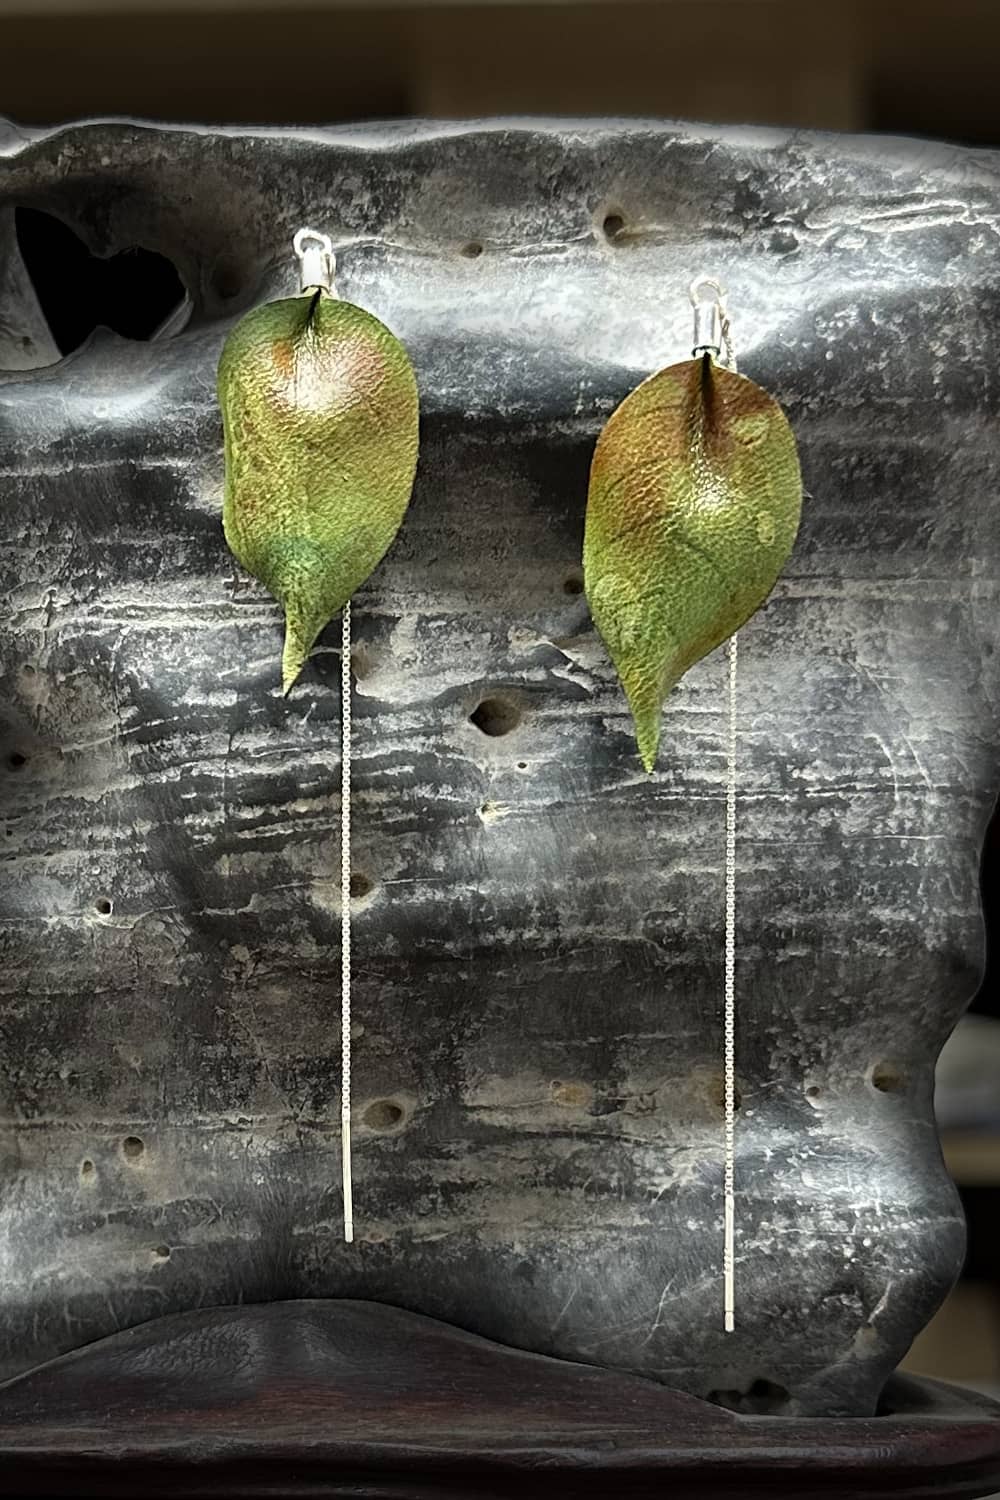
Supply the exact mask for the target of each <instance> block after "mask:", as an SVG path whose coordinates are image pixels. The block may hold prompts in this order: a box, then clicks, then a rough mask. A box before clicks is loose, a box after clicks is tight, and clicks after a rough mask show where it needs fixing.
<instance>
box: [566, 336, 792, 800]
mask: <svg viewBox="0 0 1000 1500" xmlns="http://www.w3.org/2000/svg"><path fill="white" fill-rule="evenodd" d="M801 509H802V480H801V477H800V474H799V462H798V455H797V453H796V448H795V439H794V437H793V436H792V430H791V428H790V427H789V425H788V421H787V418H786V417H785V414H784V412H783V411H782V410H781V407H780V406H779V405H778V403H777V401H775V400H774V398H773V397H772V396H769V395H768V394H767V392H766V391H763V390H761V388H760V386H758V385H754V383H753V381H752V380H747V379H746V378H745V377H744V376H742V375H737V374H734V372H733V371H732V370H727V369H724V368H723V367H722V366H720V365H717V364H715V363H714V361H713V360H712V359H711V358H710V356H708V355H705V356H704V358H701V359H694V360H689V361H685V362H684V363H683V364H679V365H671V366H669V367H668V368H667V369H665V370H660V371H659V372H658V373H657V374H655V375H651V376H650V378H649V379H648V380H645V381H643V383H642V384H641V385H640V386H638V387H637V388H636V389H635V390H634V391H633V392H632V393H631V395H629V396H627V397H626V398H625V400H624V401H623V402H622V404H621V405H620V406H619V407H618V408H617V410H616V411H614V412H613V413H612V415H611V417H610V419H609V421H608V423H607V426H606V427H605V428H604V431H603V432H602V433H601V436H600V439H599V440H598V444H597V448H596V450H595V452H594V460H593V465H592V467H591V472H590V492H589V495H588V500H587V523H586V531H585V536H584V544H583V568H584V586H585V588H586V593H587V599H588V601H589V603H590V609H591V613H592V615H593V617H594V622H595V624H596V626H597V628H598V630H599V631H600V633H601V636H602V637H603V639H604V642H605V645H606V646H607V648H608V652H609V654H610V656H611V659H612V661H613V662H614V664H615V667H616V669H617V672H618V675H619V677H620V678H621V681H622V685H623V686H624V688H625V692H626V694H627V696H628V701H629V706H630V708H631V710H632V717H633V719H634V721H635V733H636V742H637V744H638V747H639V754H640V756H641V757H642V763H643V765H644V766H645V768H646V770H647V771H651V770H652V769H653V766H654V764H655V762H656V756H657V751H658V749H659V743H660V720H661V715H662V708H663V700H664V698H665V697H666V695H667V693H669V691H670V689H671V688H672V687H673V686H674V684H675V683H676V682H678V681H679V679H680V678H681V677H682V676H683V674H684V673H685V672H686V671H687V669H688V667H690V666H692V665H693V663H694V662H696V661H698V660H699V659H700V658H701V657H702V656H705V655H707V654H708V652H709V651H712V650H714V648H715V647H716V646H719V645H721V644H722V642H723V641H725V640H727V639H728V637H729V636H731V635H732V634H733V632H734V631H735V630H738V629H739V628H740V626H741V625H742V624H744V622H745V621H746V620H748V619H749V618H750V616H751V615H752V614H753V613H754V611H755V610H757V609H759V607H760V606H761V604H763V602H764V600H765V599H766V598H767V596H768V594H769V593H770V592H771V589H772V588H773V587H774V583H775V580H776V579H777V577H778V575H779V573H780V572H781V569H782V568H783V567H784V565H785V563H786V562H787V560H788V557H789V554H790V553H791V550H792V545H793V543H794V541H795V535H796V532H797V531H798V526H799V515H800V513H801Z"/></svg>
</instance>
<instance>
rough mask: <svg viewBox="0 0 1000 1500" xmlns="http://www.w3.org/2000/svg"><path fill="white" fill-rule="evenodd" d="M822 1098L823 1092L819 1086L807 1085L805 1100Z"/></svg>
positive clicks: (816, 1084) (815, 1084)
mask: <svg viewBox="0 0 1000 1500" xmlns="http://www.w3.org/2000/svg"><path fill="white" fill-rule="evenodd" d="M822 1096H823V1090H822V1089H821V1088H820V1086H819V1084H818V1083H811V1084H810V1085H809V1087H808V1088H807V1089H806V1098H807V1099H820V1098H822Z"/></svg>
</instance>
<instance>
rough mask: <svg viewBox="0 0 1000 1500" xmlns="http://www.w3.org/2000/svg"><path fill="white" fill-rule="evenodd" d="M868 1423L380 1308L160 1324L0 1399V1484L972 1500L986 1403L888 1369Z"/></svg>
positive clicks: (265, 1310)
mask: <svg viewBox="0 0 1000 1500" xmlns="http://www.w3.org/2000/svg"><path fill="white" fill-rule="evenodd" d="M884 1406H885V1409H884V1412H883V1414H881V1415H879V1416H877V1417H874V1418H870V1419H868V1418H853V1419H836V1420H833V1419H831V1420H827V1421H822V1420H815V1419H800V1420H792V1419H784V1418H773V1417H770V1418H767V1417H742V1416H736V1415H734V1414H733V1413H731V1412H727V1411H724V1410H721V1409H720V1408H718V1407H714V1406H709V1405H706V1404H705V1403H704V1402H701V1401H698V1400H695V1399H694V1398H693V1397H691V1396H685V1395H681V1394H679V1393H678V1392H676V1391H670V1390H667V1389H665V1388H664V1387H662V1386H658V1385H655V1384H652V1383H650V1382H648V1381H644V1380H639V1379H636V1378H633V1377H630V1376H625V1375H616V1374H612V1373H610V1372H608V1371H605V1370H598V1369H594V1368H591V1367H590V1366H584V1365H574V1364H567V1363H562V1362H560V1361H556V1360H550V1359H544V1358H541V1357H539V1356H537V1355H532V1354H524V1353H520V1352H518V1351H516V1350H512V1349H506V1348H502V1347H501V1346H499V1345H496V1344H491V1343H488V1342H487V1341H486V1340H484V1339H479V1338H475V1337H473V1336H472V1335H470V1334H466V1333H462V1332H460V1331H458V1330H457V1329H454V1328H450V1327H447V1326H446V1325H444V1324H441V1323H435V1322H433V1321H432V1320H430V1319H428V1318H422V1317H418V1316H417V1315H415V1314H413V1313H407V1312H403V1311H401V1310H399V1309H397V1308H392V1307H384V1306H380V1305H377V1304H374V1303H367V1302H283V1303H272V1304H269V1305H264V1306H256V1307H229V1308H214V1309H210V1310H208V1311H198V1312H190V1313H183V1314H178V1315H176V1316H172V1317H166V1318H161V1319H158V1320H157V1321H155V1322H152V1323H146V1324H143V1325H142V1326H140V1327H138V1328H133V1329H130V1330H128V1331H127V1332H125V1333H120V1334H116V1335H115V1336H113V1337H112V1338H109V1339H105V1340H103V1341H102V1342H100V1343H97V1344H92V1345H90V1346H89V1347H88V1348H85V1349H81V1350H79V1351H78V1352H77V1353H75V1354H70V1355H66V1356H64V1357H63V1358H62V1359H59V1360H56V1361H54V1362H53V1363H51V1364H48V1365H44V1366H42V1367H40V1368H39V1369H36V1370H34V1371H32V1372H30V1373H29V1374H27V1375H23V1376H20V1377H19V1378H18V1379H16V1380H14V1381H11V1382H9V1383H8V1384H7V1385H6V1386H5V1387H3V1388H2V1389H0V1494H2V1495H8V1496H9V1495H63V1496H66V1495H74V1496H96V1495H100V1496H126V1495H127V1496H129V1497H139V1500H154V1497H158V1496H166V1495H170V1496H175V1495H184V1496H189V1497H199V1496H209V1495H211V1496H232V1497H235V1496H241V1497H242V1496H269V1497H278V1496H281V1497H286V1496H287V1497H293V1496H296V1497H297V1496H310V1497H313V1496H357V1497H367V1500H431V1497H436V1496H454V1497H458V1496H461V1497H462V1500H494V1497H500V1496H504V1497H506V1496H511V1497H514V1496H516V1497H518V1500H527V1497H531V1496H539V1497H540V1496H546V1497H551V1496H594V1497H597V1496H602V1497H628V1500H640V1497H641V1500H647V1497H648V1500H653V1497H656V1500H664V1497H665V1496H667V1497H669V1500H683V1497H688V1496H695V1495H696V1496H698V1497H700V1500H714V1497H727V1500H736V1497H746V1496H757V1495H759V1496H764V1495H780V1496H786V1497H787V1496H795V1497H801V1500H806V1497H814V1496H818V1495H826V1494H831V1495H832V1494H836V1495H837V1496H839V1497H841V1500H848V1497H850V1500H869V1497H871V1500H874V1497H876V1496H889V1495H891V1496H895V1497H897V1500H899V1497H907V1496H908V1497H911V1500H912V1497H917V1496H923V1497H927V1496H939V1497H958V1496H963V1497H973V1496H982V1495H985V1494H987V1493H988V1492H989V1491H990V1490H992V1489H994V1488H996V1487H1000V1407H998V1406H997V1405H996V1404H995V1403H993V1402H991V1401H989V1400H987V1399H986V1398H985V1397H977V1396H975V1395H970V1394H968V1393H966V1392H961V1391H957V1390H954V1389H952V1388H951V1387H948V1386H944V1385H940V1384H938V1383H936V1382H932V1381H915V1380H910V1379H903V1378H896V1379H894V1380H893V1381H892V1382H891V1384H890V1388H889V1390H888V1392H887V1398H886V1401H885V1403H884Z"/></svg>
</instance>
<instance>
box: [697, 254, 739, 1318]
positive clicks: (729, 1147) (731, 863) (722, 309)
mask: <svg viewBox="0 0 1000 1500" xmlns="http://www.w3.org/2000/svg"><path fill="white" fill-rule="evenodd" d="M690 296H691V303H692V306H693V307H694V347H693V349H692V354H693V355H694V356H695V358H697V357H698V356H699V355H700V354H705V353H708V354H710V355H711V356H712V357H713V358H715V359H718V358H719V357H720V356H724V359H723V362H724V363H725V365H726V366H727V367H728V368H729V369H730V370H732V371H733V372H734V374H735V372H736V354H735V351H734V349H733V341H732V335H731V332H730V327H729V313H728V311H727V308H726V289H725V287H724V286H723V285H722V284H721V282H719V281H716V280H715V278H714V277H710V276H699V277H698V278H697V279H696V280H695V281H693V282H692V283H691V292H690ZM726 654H727V665H728V689H727V718H726V847H725V864H726V870H725V953H724V965H723V1006H724V1019H723V1042H722V1047H723V1072H724V1076H725V1112H726V1119H725V1147H724V1165H723V1179H722V1201H723V1246H722V1299H723V1320H724V1327H725V1330H726V1332H727V1333H733V1332H734V1331H735V1329H736V748H737V747H736V696H737V694H736V689H737V672H738V667H739V633H738V632H735V631H734V633H733V634H732V635H731V636H730V637H729V643H728V647H727V653H726Z"/></svg>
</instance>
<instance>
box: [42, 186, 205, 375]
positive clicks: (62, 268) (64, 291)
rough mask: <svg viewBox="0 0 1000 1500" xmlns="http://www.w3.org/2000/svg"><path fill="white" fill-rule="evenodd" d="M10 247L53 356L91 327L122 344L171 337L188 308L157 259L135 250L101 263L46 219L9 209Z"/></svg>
mask: <svg viewBox="0 0 1000 1500" xmlns="http://www.w3.org/2000/svg"><path fill="white" fill-rule="evenodd" d="M14 226H15V232H16V234H17V243H18V248H19V249H20V252H21V258H22V260H23V261H24V265H25V268H26V270H27V272H28V275H29V276H30V278H31V282H32V285H33V286H34V288H35V292H36V295H37V297H38V301H39V304H40V306H41V309H42V312H43V313H44V315H45V319H46V321H47V323H48V325H49V329H50V331H51V333H52V337H53V339H54V340H55V343H56V345H57V347H58V349H59V351H60V353H61V354H71V353H72V352H73V350H74V349H79V347H80V345H81V344H82V343H83V342H84V340H85V339H87V338H88V337H89V335H90V334H91V333H93V331H94V329H95V328H98V327H102V326H103V327H106V328H113V329H114V331H115V332H116V333H120V334H121V335H122V336H123V337H124V338H127V339H140V340H148V339H154V338H157V337H160V336H161V335H164V334H169V333H176V332H177V331H178V330H179V326H181V318H182V316H183V309H184V308H185V307H186V306H187V305H188V298H187V293H186V291H185V288H184V283H183V282H182V281H181V279H180V277H179V276H178V274H177V271H176V270H175V268H174V267H173V265H171V263H170V261H169V260H167V258H166V256H165V255H158V254H157V252H156V251H155V250H143V249H141V248H140V247H138V246H132V247H130V248H129V249H126V250H122V251H119V253H118V254H117V255H112V256H109V257H107V258H106V259H102V258H101V257H100V256H96V255H91V253H90V251H89V250H88V249H87V247H86V245H85V244H84V243H83V241H82V240H81V239H80V238H79V237H78V236H77V235H76V234H75V233H74V231H73V230H72V229H70V227H69V225H68V224H64V223H63V222H62V220H61V219H57V218H55V217H54V215H52V214H47V213H43V212H41V210H39V209H35V208H16V209H15V210H14Z"/></svg>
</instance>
